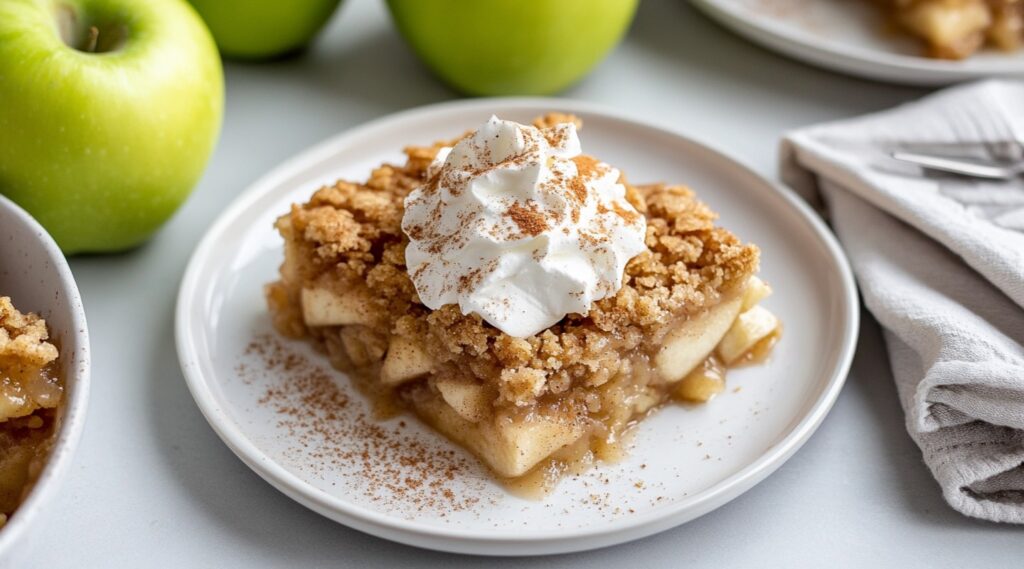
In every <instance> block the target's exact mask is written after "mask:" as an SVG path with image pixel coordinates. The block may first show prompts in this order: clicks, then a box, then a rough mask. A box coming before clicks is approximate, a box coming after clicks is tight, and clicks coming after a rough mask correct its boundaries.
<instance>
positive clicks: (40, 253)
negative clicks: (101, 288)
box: [0, 196, 90, 567]
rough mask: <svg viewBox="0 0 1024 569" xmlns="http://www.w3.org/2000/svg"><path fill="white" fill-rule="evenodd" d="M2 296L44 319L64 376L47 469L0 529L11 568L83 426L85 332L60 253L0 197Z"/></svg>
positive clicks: (2, 553) (22, 560) (21, 558)
mask: <svg viewBox="0 0 1024 569" xmlns="http://www.w3.org/2000/svg"><path fill="white" fill-rule="evenodd" d="M0 296H9V297H11V299H12V300H13V302H14V305H15V306H16V307H18V308H19V309H20V310H24V311H31V312H36V313H38V314H39V315H41V316H42V317H43V318H45V319H46V324H47V326H49V329H50V334H51V337H53V338H57V339H58V340H59V341H60V358H61V359H60V361H61V362H62V366H63V368H62V369H63V372H64V379H65V393H64V415H63V417H62V419H61V425H60V429H59V430H58V432H57V434H56V439H55V441H54V445H53V450H52V451H51V453H50V457H49V459H48V461H47V463H46V467H45V469H44V470H43V472H42V474H41V475H40V476H39V480H38V481H37V482H36V485H35V487H33V488H32V492H31V493H30V494H29V495H28V497H27V498H26V499H25V501H24V502H23V503H22V504H21V506H20V507H19V508H18V510H17V511H15V512H14V515H13V516H11V520H10V522H9V523H8V524H7V525H6V526H4V528H3V529H0V560H3V562H4V563H10V565H9V567H27V566H29V565H30V563H29V561H28V558H29V557H30V556H31V551H28V550H26V548H24V547H20V544H21V539H22V536H24V535H25V534H26V530H28V529H29V526H30V525H31V524H32V521H33V520H34V519H35V518H36V515H37V514H38V512H39V511H40V510H41V509H43V508H45V507H46V504H47V503H49V501H50V499H51V498H52V497H53V495H54V494H55V493H56V490H57V488H58V486H59V485H60V483H61V481H62V480H63V478H64V477H65V476H66V475H67V473H68V467H69V466H70V464H71V456H72V454H73V453H74V450H75V447H76V446H78V439H79V438H80V436H81V434H82V429H83V427H84V426H85V409H86V405H87V403H88V401H89V371H90V367H89V332H88V329H87V327H86V323H85V310H83V308H82V299H81V298H80V297H79V295H78V287H77V286H76V285H75V278H74V277H73V276H72V275H71V269H70V268H68V263H67V261H65V260H64V255H63V254H62V253H61V251H60V249H59V248H58V247H57V244H56V243H54V241H53V238H51V237H50V235H49V234H48V233H46V230H45V229H43V228H42V226H40V225H39V223H37V222H36V220H34V219H32V217H31V216H30V215H29V214H28V213H26V212H25V210H23V209H21V208H20V207H18V206H17V205H15V203H14V202H12V201H10V200H9V199H7V198H5V197H4V196H0ZM36 541H37V542H38V541H40V540H36Z"/></svg>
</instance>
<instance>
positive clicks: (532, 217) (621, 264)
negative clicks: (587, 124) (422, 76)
mask: <svg viewBox="0 0 1024 569" xmlns="http://www.w3.org/2000/svg"><path fill="white" fill-rule="evenodd" d="M427 176H428V181H427V183H426V184H425V185H423V186H421V187H419V188H417V189H415V190H414V191H413V192H412V193H410V194H409V196H408V197H407V198H406V200H405V217H404V218H403V219H402V229H403V230H404V231H405V233H406V235H408V236H409V240H410V243H409V246H408V247H407V248H406V252H405V259H406V265H407V267H408V270H409V273H410V275H412V280H413V283H414V284H415V286H416V292H417V293H418V294H419V297H420V300H421V301H422V302H423V304H425V305H426V306H427V307H429V308H431V309H437V308H440V307H441V306H443V305H445V304H453V303H457V304H458V305H459V308H460V309H461V310H462V313H463V314H470V313H473V312H475V313H477V314H479V315H480V316H481V317H482V318H483V319H484V320H486V321H487V322H489V323H490V324H491V325H493V326H494V327H496V328H498V329H500V330H501V331H502V332H505V333H506V334H509V335H511V336H515V337H519V338H522V337H526V336H531V335H533V334H536V333H538V332H541V331H543V330H544V329H546V328H548V327H549V326H551V325H553V324H555V323H557V322H558V321H559V320H561V319H562V318H564V317H565V316H566V315H567V314H570V313H578V314H586V313H587V312H588V311H589V310H590V307H591V304H592V303H593V302H594V301H595V300H599V299H602V298H604V297H607V296H611V295H614V294H615V293H617V292H618V291H619V289H620V288H621V287H622V276H623V273H624V271H625V267H626V263H627V262H629V260H630V259H632V258H633V257H635V256H636V255H638V254H640V253H641V252H643V251H644V250H646V248H647V247H646V245H645V244H644V237H645V235H646V228H647V223H646V220H645V219H644V217H643V215H641V214H640V213H639V212H637V211H636V209H634V208H633V206H632V205H630V203H629V202H627V201H626V199H625V193H626V189H625V187H623V185H622V184H620V183H619V181H618V180H619V171H618V170H616V169H615V168H612V167H610V166H608V165H607V164H604V163H601V162H598V161H596V160H594V159H593V158H590V157H589V156H585V155H583V154H581V151H580V141H579V137H578V136H577V134H576V126H575V125H574V124H572V123H562V124H558V125H556V126H554V127H552V128H545V129H539V128H535V127H532V126H526V125H522V124H518V123H515V122H512V121H505V120H499V119H498V118H497V117H493V116H492V117H491V118H490V119H489V120H488V121H487V122H486V123H484V124H483V125H481V126H480V128H479V129H477V131H476V132H474V133H473V134H471V135H469V136H467V137H466V138H463V139H462V140H461V141H459V142H458V143H457V144H456V145H455V146H454V147H448V148H443V149H441V151H440V152H439V153H438V155H437V158H436V159H435V160H434V162H433V163H432V164H431V165H430V168H429V169H428V171H427Z"/></svg>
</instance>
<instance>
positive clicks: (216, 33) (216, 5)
mask: <svg viewBox="0 0 1024 569" xmlns="http://www.w3.org/2000/svg"><path fill="white" fill-rule="evenodd" d="M189 1H190V2H191V3H192V5H193V6H194V7H195V9H196V11H197V12H199V15H200V16H202V18H203V20H204V21H205V22H206V25H207V26H209V28H210V32H211V33H212V34H213V38H214V39H215V40H216V41H217V47H219V48H220V51H221V53H222V54H224V56H225V57H230V58H232V59H270V58H274V57H279V56H282V55H287V54H289V53H293V52H295V51H297V50H300V49H302V48H303V47H305V46H306V45H307V44H308V43H309V42H310V41H312V39H313V37H314V36H316V34H317V32H319V31H320V29H321V28H323V27H324V24H326V23H327V21H328V20H329V19H330V18H331V14H333V13H334V11H335V10H336V9H337V7H338V4H340V3H341V0H189Z"/></svg>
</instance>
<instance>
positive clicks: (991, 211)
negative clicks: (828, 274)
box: [781, 81, 1024, 523]
mask: <svg viewBox="0 0 1024 569" xmlns="http://www.w3.org/2000/svg"><path fill="white" fill-rule="evenodd" d="M1021 142H1024V83H1017V82H994V81H992V82H985V83H978V84H973V85H968V86H964V87H958V88H953V89H949V90H947V91H943V92H941V93H938V94H936V95H932V96H930V97H927V98H925V99H923V100H921V101H918V102H914V103H911V104H907V105H904V106H902V107H899V108H896V109H893V110H890V111H886V112H882V113H877V114H873V115H869V116H866V117H862V118H857V119H852V120H844V121H839V122H834V123H829V124H824V125H819V126H814V127H810V128H806V129H802V130H798V131H796V132H793V133H790V134H789V135H787V136H786V137H785V139H784V140H783V142H782V147H781V168H782V177H783V179H784V180H785V181H786V182H787V183H788V184H790V185H791V186H792V187H793V188H795V189H796V190H797V191H798V192H800V193H801V194H802V195H804V196H805V197H806V198H807V199H809V200H812V202H816V203H818V204H819V205H821V206H822V207H823V209H824V211H825V213H826V215H827V216H828V217H829V218H830V219H831V221H832V225H833V227H834V229H835V231H836V234H837V235H838V237H839V240H840V241H841V242H842V243H843V245H844V246H845V248H846V252H847V254H848V255H849V258H850V262H851V264H852V266H853V270H854V272H855V273H856V275H857V280H858V282H859V284H860V288H861V293H862V294H863V296H864V302H865V304H866V306H867V308H868V309H869V310H870V311H871V312H872V314H874V315H875V318H877V319H878V321H879V322H880V323H881V324H882V326H883V327H884V328H885V338H886V342H887V344H888V347H889V356H890V358H891V360H892V369H893V375H894V376H895V378H896V385H897V390H898V392H899V397H900V401H901V402H902V404H903V409H904V411H905V412H906V415H907V430H908V431H909V432H910V435H911V436H912V437H913V439H914V440H915V441H916V442H917V444H918V446H920V447H921V450H922V452H923V454H924V461H925V463H926V464H927V465H928V467H929V468H930V469H931V471H932V473H933V474H934V476H935V478H936V479H937V480H938V482H939V485H940V486H941V487H942V493H943V495H944V496H945V498H946V501H948V502H949V504H950V505H951V506H952V507H953V508H955V509H956V510H958V511H960V512H962V513H964V514H967V515H969V516H974V517H978V518H983V519H987V520H993V521H1002V522H1014V523H1024V179H1016V180H1013V181H1011V182H995V181H980V180H972V179H966V178H960V177H954V176H949V175H941V174H935V173H932V172H923V171H922V170H921V169H919V168H917V167H916V166H912V165H907V164H903V163H899V162H896V161H895V160H892V159H891V158H889V152H891V151H893V150H911V151H918V152H928V153H933V154H938V153H946V154H949V155H967V154H970V155H972V156H974V157H977V158H983V159H996V158H1003V159H1010V158H1012V159H1017V158H1022V159H1024V151H1022V146H1021Z"/></svg>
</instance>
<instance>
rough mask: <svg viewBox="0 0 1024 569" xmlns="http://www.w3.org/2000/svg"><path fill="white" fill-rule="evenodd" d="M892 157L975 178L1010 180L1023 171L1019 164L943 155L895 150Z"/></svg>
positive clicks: (924, 166)
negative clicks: (1014, 165)
mask: <svg viewBox="0 0 1024 569" xmlns="http://www.w3.org/2000/svg"><path fill="white" fill-rule="evenodd" d="M892 157H893V158H895V159H896V160H899V161H901V162H909V163H911V164H917V165H918V166H921V167H923V168H928V169H930V170H939V171H942V172H952V173H954V174H960V175H962V176H971V177H974V178H986V179H990V180H1008V179H1010V178H1013V177H1015V176H1017V175H1018V174H1020V173H1021V169H1020V167H1019V166H1017V167H1012V168H1007V167H1003V166H996V165H992V164H979V163H977V162H971V161H968V160H963V159H958V158H944V157H942V156H931V155H928V154H916V153H914V152H893V153H892Z"/></svg>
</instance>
